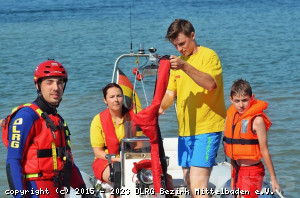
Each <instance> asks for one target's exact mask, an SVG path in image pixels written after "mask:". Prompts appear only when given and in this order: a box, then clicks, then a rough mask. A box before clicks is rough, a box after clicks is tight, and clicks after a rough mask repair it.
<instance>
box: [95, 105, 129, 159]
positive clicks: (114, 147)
mask: <svg viewBox="0 0 300 198" xmlns="http://www.w3.org/2000/svg"><path fill="white" fill-rule="evenodd" d="M133 115H134V113H133V111H132V110H130V111H129V116H130V120H131V118H132V117H133ZM99 117H100V122H101V125H102V129H103V132H104V134H105V142H106V145H107V150H108V153H110V154H113V153H114V154H116V155H118V154H119V145H120V142H119V140H118V138H117V135H116V131H115V127H114V124H113V122H112V118H111V115H110V112H109V109H105V110H104V111H102V112H101V113H100V116H99ZM126 117H127V116H126V115H125V116H124V121H125V119H126Z"/></svg>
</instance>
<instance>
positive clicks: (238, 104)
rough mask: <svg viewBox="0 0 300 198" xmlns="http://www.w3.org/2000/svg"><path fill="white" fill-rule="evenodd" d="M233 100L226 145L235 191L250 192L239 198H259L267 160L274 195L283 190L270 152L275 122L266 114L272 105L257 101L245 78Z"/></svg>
mask: <svg viewBox="0 0 300 198" xmlns="http://www.w3.org/2000/svg"><path fill="white" fill-rule="evenodd" d="M230 101H231V103H232V105H231V106H230V107H229V108H228V110H227V118H226V127H225V131H224V142H225V152H226V155H227V156H229V157H230V158H231V162H232V178H231V185H232V188H235V189H240V190H244V191H245V190H247V191H249V192H250V194H248V195H242V196H240V195H239V196H238V197H245V198H250V197H251V198H257V197H258V193H259V192H260V190H261V187H262V183H263V178H264V175H265V169H264V165H263V164H262V162H261V158H263V160H264V163H265V165H266V167H267V169H268V171H269V173H270V177H271V185H272V190H273V192H275V191H276V190H279V191H280V186H279V184H278V182H277V179H276V175H275V170H274V166H273V163H272V159H271V156H270V153H269V149H268V140H267V131H268V129H269V127H270V126H271V121H270V120H269V118H268V117H267V115H266V114H265V113H264V112H263V111H264V110H265V109H267V107H268V103H266V102H264V101H261V100H256V99H255V98H254V95H252V89H251V86H250V84H249V83H248V82H247V81H245V80H242V79H238V80H237V81H235V82H234V83H233V85H232V87H231V93H230Z"/></svg>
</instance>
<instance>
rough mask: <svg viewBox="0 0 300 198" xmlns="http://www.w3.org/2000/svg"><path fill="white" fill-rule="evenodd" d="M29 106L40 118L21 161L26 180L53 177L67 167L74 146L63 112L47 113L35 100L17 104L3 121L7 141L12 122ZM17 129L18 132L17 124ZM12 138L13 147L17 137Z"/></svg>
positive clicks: (3, 131)
mask: <svg viewBox="0 0 300 198" xmlns="http://www.w3.org/2000/svg"><path fill="white" fill-rule="evenodd" d="M26 106H28V107H30V108H31V109H33V110H34V111H35V112H36V113H37V115H38V116H39V119H37V120H36V121H35V123H34V125H33V126H34V127H35V129H34V132H35V134H34V137H33V139H32V141H31V142H32V143H31V144H29V146H28V148H27V152H26V153H25V155H24V158H23V160H22V161H21V165H22V167H23V174H24V177H25V179H26V180H37V179H51V178H53V177H54V176H55V175H56V174H57V172H59V171H62V170H63V166H64V164H65V163H66V152H68V151H69V150H70V140H69V131H68V128H67V125H66V123H62V122H63V120H62V118H61V117H60V116H59V115H56V116H53V115H48V116H45V113H43V111H42V110H41V109H40V108H39V107H38V106H37V105H35V104H24V105H21V106H19V107H17V108H15V109H14V110H13V113H12V114H11V115H9V116H8V117H7V118H6V120H5V122H4V123H3V124H2V139H3V142H4V144H5V145H8V142H9V141H8V138H7V137H8V128H9V123H10V121H11V119H12V118H13V116H14V115H15V114H16V112H17V111H18V110H20V109H21V108H23V107H26ZM50 120H51V121H50ZM13 127H14V126H13ZM13 130H14V129H13ZM15 131H16V132H18V131H17V128H15ZM11 142H12V143H11V144H12V147H13V141H11ZM69 154H70V153H69Z"/></svg>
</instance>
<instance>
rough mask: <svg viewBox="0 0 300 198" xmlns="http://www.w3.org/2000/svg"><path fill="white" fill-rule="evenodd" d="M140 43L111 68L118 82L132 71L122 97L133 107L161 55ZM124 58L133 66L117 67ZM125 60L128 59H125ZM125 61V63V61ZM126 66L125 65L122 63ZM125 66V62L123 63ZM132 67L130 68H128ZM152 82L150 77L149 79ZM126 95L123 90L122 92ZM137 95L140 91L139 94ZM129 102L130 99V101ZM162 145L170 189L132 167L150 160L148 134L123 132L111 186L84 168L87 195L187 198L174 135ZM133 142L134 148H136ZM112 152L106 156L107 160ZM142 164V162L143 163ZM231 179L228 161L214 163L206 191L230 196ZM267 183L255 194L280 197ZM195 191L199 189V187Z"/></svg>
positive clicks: (75, 194)
mask: <svg viewBox="0 0 300 198" xmlns="http://www.w3.org/2000/svg"><path fill="white" fill-rule="evenodd" d="M142 46H143V45H140V48H139V50H138V52H137V53H133V52H130V53H128V54H123V55H121V56H119V57H118V58H117V60H116V61H115V64H114V68H113V74H112V82H116V83H120V82H119V81H118V75H120V74H124V73H123V72H122V71H127V72H128V71H129V73H133V75H134V80H133V81H134V84H133V85H132V88H133V90H132V92H131V93H130V94H132V96H131V97H129V98H130V100H131V101H130V100H125V102H129V104H125V105H132V103H133V100H134V101H135V105H136V107H135V109H138V108H141V107H138V105H139V104H138V103H139V102H140V101H139V98H135V97H137V92H136V88H137V83H141V85H142V86H141V87H142V92H144V96H145V99H143V100H141V101H142V102H146V103H147V106H148V105H149V104H148V101H147V96H146V94H147V93H146V92H147V91H146V90H145V84H146V83H145V82H144V80H143V77H144V76H154V77H156V76H157V71H158V68H159V59H160V58H161V57H162V56H159V55H157V54H155V52H156V49H155V48H153V47H152V48H150V49H149V52H148V53H145V50H144V49H143V47H142ZM124 59H131V60H132V59H135V61H134V64H130V63H129V65H131V67H132V65H135V68H130V67H129V68H125V69H123V68H122V70H121V68H120V65H121V64H120V62H121V60H124ZM140 59H145V61H146V63H145V64H142V65H141V64H140V63H141V60H140ZM127 64H128V63H127ZM127 64H126V65H127ZM125 67H126V66H125ZM127 67H128V66H127ZM131 70H133V72H131ZM152 82H154V80H153V81H152ZM125 95H126V94H125ZM140 96H141V95H140ZM130 102H131V103H130ZM162 143H163V148H164V152H165V156H166V161H167V164H168V166H167V173H168V174H169V175H170V176H171V177H172V184H173V190H172V189H171V190H170V189H166V188H162V189H161V191H160V193H156V192H155V191H154V186H153V181H152V180H153V175H152V172H151V169H149V168H147V167H146V166H145V167H144V168H142V169H140V170H138V171H136V170H135V165H136V164H138V163H140V162H142V161H143V162H146V163H145V164H147V162H149V161H151V144H150V143H149V138H148V137H146V136H134V135H132V134H127V135H126V137H125V138H124V139H123V140H122V141H121V144H120V156H121V162H120V163H119V164H117V163H114V164H113V166H112V164H111V163H110V167H111V179H112V180H113V181H114V186H110V185H109V184H107V183H102V182H101V181H99V180H97V179H96V178H95V177H94V176H91V175H88V174H86V173H84V172H81V173H82V176H83V178H84V181H85V183H86V185H87V190H86V191H85V193H86V194H88V195H89V197H94V198H107V197H109V196H110V194H114V195H115V196H120V197H121V198H140V197H145V198H146V197H147V198H148V197H158V198H160V197H177V198H189V197H191V193H190V191H189V190H188V189H187V187H186V184H185V182H184V179H183V172H182V169H181V167H179V166H178V164H177V143H178V140H177V136H176V137H166V138H163V139H162ZM137 145H139V146H138V149H137ZM111 157H113V156H112V155H109V156H108V160H109V162H110V159H111ZM145 164H144V165H145ZM230 179H231V165H230V163H228V162H226V161H224V162H220V163H216V164H215V165H214V166H213V168H212V172H211V176H210V180H209V186H208V189H207V190H209V192H210V197H212V198H229V197H233V193H235V191H233V190H231V187H230ZM270 189H271V187H270V183H269V182H267V181H264V185H263V189H262V190H261V192H260V193H261V194H260V195H259V198H278V197H281V198H282V197H283V196H282V195H281V194H280V193H278V194H274V193H272V192H271V190H270ZM81 193H82V192H79V191H78V190H74V189H71V192H70V194H67V195H66V197H67V198H68V197H71V198H77V197H81ZM198 193H203V192H202V191H201V189H199V192H198Z"/></svg>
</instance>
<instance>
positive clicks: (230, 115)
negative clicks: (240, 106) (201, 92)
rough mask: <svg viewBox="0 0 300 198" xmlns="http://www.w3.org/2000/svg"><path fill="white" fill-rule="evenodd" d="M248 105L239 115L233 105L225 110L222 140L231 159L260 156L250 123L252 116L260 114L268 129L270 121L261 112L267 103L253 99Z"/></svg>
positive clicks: (251, 122)
mask: <svg viewBox="0 0 300 198" xmlns="http://www.w3.org/2000/svg"><path fill="white" fill-rule="evenodd" d="M250 105H251V106H250V108H249V109H248V110H247V111H246V112H245V113H243V114H242V115H240V117H239V113H238V112H237V111H236V109H235V107H234V106H233V105H231V106H230V107H229V109H228V110H227V117H226V126H225V131H224V138H223V141H224V143H225V145H224V146H225V153H226V155H227V156H228V157H230V158H231V159H233V160H238V159H251V160H259V159H260V158H261V157H262V155H261V152H260V147H259V142H258V137H257V135H256V134H255V133H254V132H253V130H252V127H253V126H252V125H253V120H254V118H255V117H257V116H261V117H262V118H263V119H264V122H265V125H266V130H267V131H268V129H269V128H270V126H271V121H270V120H269V118H268V117H267V115H266V114H265V113H264V112H263V110H265V109H267V107H268V103H266V102H264V101H261V100H256V99H254V100H253V101H252V102H251V104H250Z"/></svg>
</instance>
